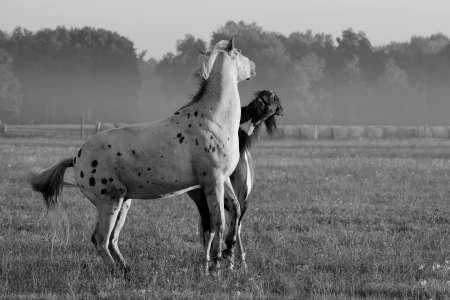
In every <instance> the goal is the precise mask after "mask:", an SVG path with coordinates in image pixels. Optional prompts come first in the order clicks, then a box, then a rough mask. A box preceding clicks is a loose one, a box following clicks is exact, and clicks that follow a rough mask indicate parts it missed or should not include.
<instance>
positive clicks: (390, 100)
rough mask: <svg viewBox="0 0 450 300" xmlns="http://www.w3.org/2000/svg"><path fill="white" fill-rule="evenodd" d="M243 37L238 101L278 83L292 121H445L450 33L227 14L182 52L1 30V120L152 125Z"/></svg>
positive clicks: (66, 33) (83, 32)
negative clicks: (153, 52) (222, 47)
mask: <svg viewBox="0 0 450 300" xmlns="http://www.w3.org/2000/svg"><path fill="white" fill-rule="evenodd" d="M231 36H234V37H235V41H236V45H237V47H238V48H240V49H241V50H242V53H243V54H244V55H246V56H247V57H249V58H250V59H251V60H253V61H254V62H255V64H256V72H257V75H256V77H255V78H254V79H253V80H251V81H246V82H243V83H241V84H240V85H239V90H240V95H241V102H242V104H243V105H244V104H246V103H247V102H248V101H250V100H251V98H252V93H253V92H254V91H256V90H261V89H272V90H273V91H275V92H276V93H277V94H278V95H279V96H280V98H281V101H282V104H283V107H284V111H285V116H284V117H283V118H282V122H283V123H284V124H303V123H314V124H336V125H372V124H373V125H416V124H417V123H421V124H430V125H448V123H449V119H448V117H447V112H448V111H450V85H449V83H450V39H449V38H448V37H447V36H445V35H444V34H439V33H437V34H433V35H431V36H428V37H420V36H414V37H412V38H411V39H410V40H409V41H406V42H391V43H389V44H387V45H382V46H374V45H372V44H371V42H370V40H369V38H368V37H367V36H366V35H365V33H364V32H361V31H359V32H357V31H354V30H352V29H347V30H344V31H343V32H342V35H341V36H340V37H337V38H336V39H334V38H333V37H332V36H331V35H330V34H325V33H315V34H314V33H313V32H312V31H310V30H308V31H305V32H293V33H291V34H290V35H289V36H284V35H282V34H280V33H275V32H268V31H264V30H263V29H262V28H261V27H260V26H258V25H257V24H255V23H251V24H247V23H245V22H239V23H236V22H227V23H226V24H225V25H223V26H221V27H220V28H218V29H217V30H216V31H213V32H212V35H211V40H210V41H209V42H208V43H206V42H205V41H203V40H201V39H198V38H195V37H194V36H193V35H189V34H188V35H186V36H185V37H184V38H183V39H180V40H179V41H177V43H176V52H175V53H172V52H168V53H167V54H165V55H164V56H163V57H162V58H161V59H160V60H155V59H153V58H152V59H149V60H146V59H145V58H144V57H145V52H142V53H136V50H135V49H134V45H133V42H132V41H130V40H128V39H127V38H125V37H123V36H120V35H119V34H117V33H114V32H111V31H107V30H103V29H93V28H89V27H85V28H82V29H78V28H71V29H66V28H64V27H58V28H56V29H43V30H40V31H37V32H30V31H28V30H26V29H22V28H16V29H15V30H14V31H13V32H12V33H6V32H1V31H0V119H2V118H3V119H5V118H9V119H11V120H16V121H20V122H29V121H31V120H33V121H34V122H35V123H67V122H69V123H70V122H77V121H78V120H79V117H80V114H82V115H84V116H85V118H86V119H87V120H88V121H89V120H91V121H94V120H101V121H104V122H119V121H120V122H146V121H155V120H158V119H161V118H164V117H166V116H169V115H170V114H171V113H173V111H174V110H176V109H177V108H179V107H181V106H182V105H183V104H185V103H187V102H188V101H189V95H190V94H192V93H193V92H194V91H195V89H196V87H195V86H192V84H191V83H190V82H189V80H188V78H189V76H190V74H191V72H192V70H193V69H194V68H195V67H196V66H197V59H198V56H199V53H198V51H199V50H204V49H205V48H207V47H208V46H213V45H215V44H216V43H217V42H218V41H220V40H223V39H229V38H230V37H231Z"/></svg>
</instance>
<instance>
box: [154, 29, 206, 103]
mask: <svg viewBox="0 0 450 300" xmlns="http://www.w3.org/2000/svg"><path fill="white" fill-rule="evenodd" d="M205 47H206V43H205V42H204V41H203V40H201V39H196V38H195V37H194V36H192V35H190V34H187V35H186V36H185V38H184V39H182V40H178V41H177V53H176V54H174V53H172V52H168V53H166V54H165V55H164V57H163V58H162V59H161V61H159V62H158V63H157V64H156V69H155V70H156V75H157V76H158V77H160V78H161V80H162V82H161V87H160V88H161V92H162V93H163V94H164V95H165V96H166V99H167V100H168V101H169V102H177V103H179V104H182V103H185V102H187V100H186V95H187V94H188V93H189V91H190V86H189V81H188V80H189V78H190V75H191V72H192V71H193V70H194V68H196V67H197V61H198V56H199V52H198V51H203V50H205Z"/></svg>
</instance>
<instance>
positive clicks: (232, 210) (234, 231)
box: [224, 178, 241, 270]
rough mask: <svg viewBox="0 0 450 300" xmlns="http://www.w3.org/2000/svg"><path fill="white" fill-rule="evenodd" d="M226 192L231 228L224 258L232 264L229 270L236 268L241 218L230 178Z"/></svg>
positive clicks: (239, 207)
mask: <svg viewBox="0 0 450 300" xmlns="http://www.w3.org/2000/svg"><path fill="white" fill-rule="evenodd" d="M224 190H225V200H224V201H225V204H226V205H227V207H228V209H229V219H230V222H229V223H230V227H229V228H228V230H227V236H226V240H225V243H226V246H227V249H226V250H225V251H224V257H225V258H226V259H228V261H229V262H230V265H229V268H230V269H231V270H232V269H233V268H234V256H235V254H234V246H235V244H236V237H237V235H238V222H239V219H240V216H241V206H240V204H239V201H238V200H237V197H236V194H235V193H234V190H233V186H232V185H231V181H230V178H227V180H225V182H224Z"/></svg>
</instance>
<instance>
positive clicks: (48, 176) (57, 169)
mask: <svg viewBox="0 0 450 300" xmlns="http://www.w3.org/2000/svg"><path fill="white" fill-rule="evenodd" d="M70 167H73V160H72V158H65V159H63V160H61V161H60V162H59V163H58V164H56V165H55V166H53V167H51V168H49V169H40V168H34V169H33V170H31V172H30V174H29V176H28V182H29V183H30V184H31V187H32V188H33V190H34V191H36V192H40V193H41V194H42V196H43V197H44V202H45V204H46V205H47V207H48V208H51V209H53V208H54V207H55V206H56V205H57V203H58V196H59V195H60V194H61V192H62V189H63V187H64V186H65V187H76V186H77V185H76V184H73V183H69V182H66V181H64V173H65V172H66V169H67V168H70Z"/></svg>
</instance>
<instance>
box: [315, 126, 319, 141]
mask: <svg viewBox="0 0 450 300" xmlns="http://www.w3.org/2000/svg"><path fill="white" fill-rule="evenodd" d="M317 138H318V133H317V125H314V140H317Z"/></svg>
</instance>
